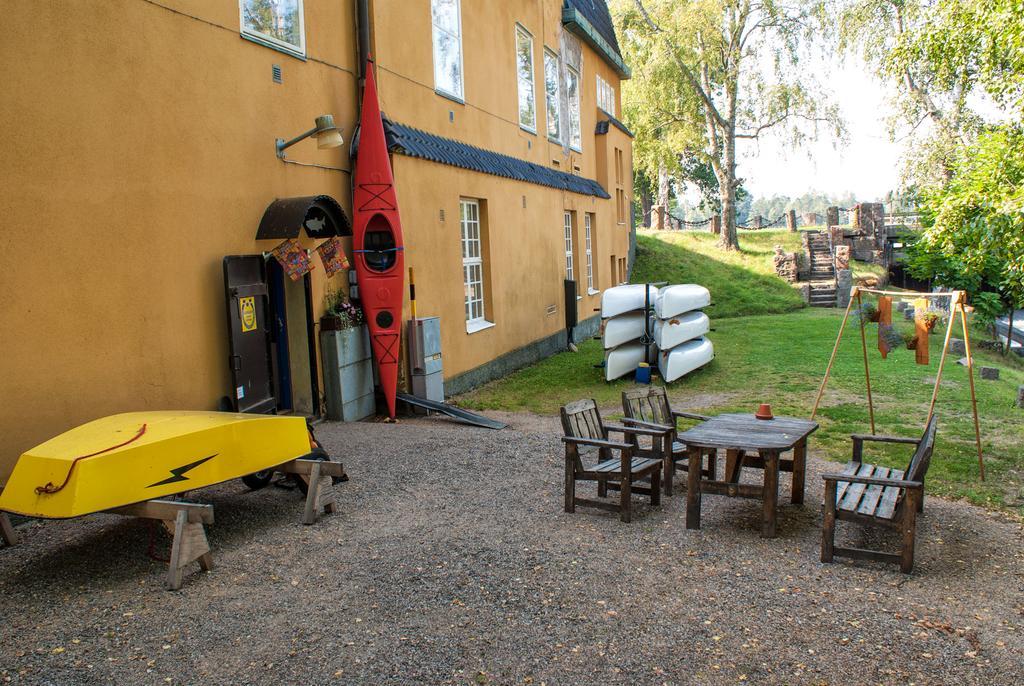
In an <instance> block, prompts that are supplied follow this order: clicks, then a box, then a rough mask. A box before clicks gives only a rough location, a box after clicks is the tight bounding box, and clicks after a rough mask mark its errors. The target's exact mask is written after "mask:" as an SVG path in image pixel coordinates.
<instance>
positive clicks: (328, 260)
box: [316, 236, 351, 279]
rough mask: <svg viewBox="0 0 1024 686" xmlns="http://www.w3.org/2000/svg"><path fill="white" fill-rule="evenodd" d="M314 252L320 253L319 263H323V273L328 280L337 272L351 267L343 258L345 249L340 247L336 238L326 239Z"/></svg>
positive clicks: (339, 240) (339, 241)
mask: <svg viewBox="0 0 1024 686" xmlns="http://www.w3.org/2000/svg"><path fill="white" fill-rule="evenodd" d="M316 251H317V252H318V253H320V261H321V262H323V263H324V272H325V273H326V274H327V278H328V279H329V278H331V277H332V276H334V275H335V274H337V273H338V272H340V271H342V270H344V269H349V268H350V267H351V265H350V264H349V263H348V258H347V257H345V249H344V247H342V244H341V239H340V238H338V237H337V236H333V237H331V238H328V239H327V240H326V241H324V242H323V243H321V244H320V245H318V246H317V247H316Z"/></svg>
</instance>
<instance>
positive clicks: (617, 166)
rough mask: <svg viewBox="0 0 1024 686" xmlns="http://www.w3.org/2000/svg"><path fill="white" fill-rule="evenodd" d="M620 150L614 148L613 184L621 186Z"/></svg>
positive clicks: (621, 164) (621, 163)
mask: <svg viewBox="0 0 1024 686" xmlns="http://www.w3.org/2000/svg"><path fill="white" fill-rule="evenodd" d="M624 166H625V165H624V163H623V157H622V150H621V149H620V148H615V183H617V184H619V185H622V170H623V167H624Z"/></svg>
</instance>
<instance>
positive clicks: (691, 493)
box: [678, 414, 818, 538]
mask: <svg viewBox="0 0 1024 686" xmlns="http://www.w3.org/2000/svg"><path fill="white" fill-rule="evenodd" d="M817 429H818V424H817V422H812V421H808V420H806V419H795V418H793V417H776V418H774V419H767V420H765V419H757V418H755V417H754V415H752V414H720V415H718V416H717V417H712V418H711V419H709V420H708V421H706V422H703V423H701V424H698V425H697V426H695V427H694V428H692V429H690V430H689V431H684V432H683V433H681V434H679V436H678V440H679V441H681V442H682V443H685V444H686V452H687V458H688V460H689V472H688V475H687V476H688V479H689V487H688V489H687V492H686V528H687V529H699V528H700V503H701V494H702V493H716V494H719V495H727V496H731V497H740V498H759V499H761V500H762V502H763V511H762V517H761V535H762V536H763V537H765V538H774V537H775V510H776V506H777V505H778V500H779V472H780V471H783V472H791V473H792V474H793V495H792V501H793V503H794V504H798V505H799V504H802V503H803V502H804V474H805V471H806V466H807V437H808V436H810V435H811V434H812V433H814V432H815V431H816V430H817ZM707 449H716V450H724V451H725V453H726V460H725V479H724V480H722V481H715V480H709V479H702V478H701V453H702V451H704V450H707ZM790 450H792V451H793V457H792V458H790V459H786V460H784V459H781V454H782V453H784V452H788V451H790ZM747 453H756V455H754V454H749V455H748V454H747ZM744 467H755V468H761V469H763V470H764V484H763V485H757V484H741V483H740V482H739V480H740V473H741V472H742V470H743V468H744Z"/></svg>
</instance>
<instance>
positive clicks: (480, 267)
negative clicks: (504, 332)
mask: <svg viewBox="0 0 1024 686" xmlns="http://www.w3.org/2000/svg"><path fill="white" fill-rule="evenodd" d="M459 206H460V224H461V226H462V281H463V283H464V285H465V288H466V299H465V303H466V328H467V330H468V329H470V328H472V327H473V326H474V325H477V324H480V323H482V322H484V321H485V317H484V257H483V237H482V236H481V233H480V203H479V202H478V201H476V200H470V199H463V200H461V201H460V202H459Z"/></svg>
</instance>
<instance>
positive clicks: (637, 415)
mask: <svg viewBox="0 0 1024 686" xmlns="http://www.w3.org/2000/svg"><path fill="white" fill-rule="evenodd" d="M622 411H623V413H624V414H625V415H626V417H625V418H624V419H623V420H622V422H623V423H624V424H632V425H634V426H643V427H647V428H661V429H668V430H669V431H670V435H669V436H668V437H667V441H665V443H664V445H663V446H662V456H663V459H664V460H665V478H664V482H665V483H664V488H665V495H672V481H673V480H674V478H675V472H676V470H677V469H680V470H682V471H686V470H687V469H688V467H687V464H688V463H687V453H686V446H685V445H684V444H683V443H682V442H680V441H678V440H676V436H677V435H678V432H679V425H678V421H679V420H680V419H695V420H697V421H701V422H706V421H707V420H708V419H710V417H707V416H705V415H702V414H693V413H690V412H674V411H673V410H672V408H671V406H670V405H669V402H668V393H666V391H665V387H664V386H647V387H644V388H635V389H632V390H629V391H623V392H622ZM633 447H634V452H640V453H641V454H642V448H641V447H640V441H639V439H638V438H636V437H634V438H633ZM703 455H706V456H707V467H706V468H703V469H702V470H701V474H702V476H704V477H706V478H708V479H714V478H715V467H716V462H717V457H718V453H717V451H715V450H714V449H711V450H705V451H703Z"/></svg>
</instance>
